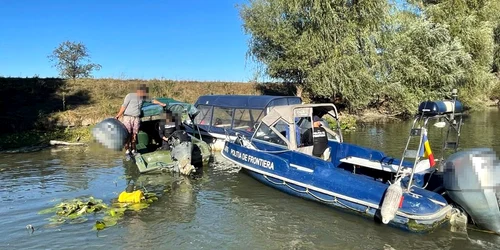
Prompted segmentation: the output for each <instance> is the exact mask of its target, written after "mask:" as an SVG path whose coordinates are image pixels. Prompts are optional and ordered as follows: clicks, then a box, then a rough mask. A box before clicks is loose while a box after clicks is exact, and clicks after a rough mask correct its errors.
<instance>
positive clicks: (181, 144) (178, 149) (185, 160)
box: [169, 130, 195, 175]
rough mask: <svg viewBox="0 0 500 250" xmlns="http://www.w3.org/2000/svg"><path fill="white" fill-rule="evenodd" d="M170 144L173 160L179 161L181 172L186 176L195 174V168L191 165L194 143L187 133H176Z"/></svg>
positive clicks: (180, 131) (178, 131) (181, 131)
mask: <svg viewBox="0 0 500 250" xmlns="http://www.w3.org/2000/svg"><path fill="white" fill-rule="evenodd" d="M169 143H170V148H171V150H170V152H171V155H172V158H173V159H174V160H176V161H177V164H178V166H177V167H178V168H179V171H180V172H181V173H182V174H185V175H189V174H190V173H191V172H195V168H194V166H193V165H191V156H192V152H193V142H192V141H191V138H190V137H189V135H188V134H187V133H186V131H184V130H177V131H175V132H174V133H173V134H172V136H171V137H170V139H169Z"/></svg>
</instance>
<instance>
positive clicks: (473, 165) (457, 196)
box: [443, 149, 500, 234]
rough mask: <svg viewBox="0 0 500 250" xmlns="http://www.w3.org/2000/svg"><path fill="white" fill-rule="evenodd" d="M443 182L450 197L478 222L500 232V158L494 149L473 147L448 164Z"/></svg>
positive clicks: (477, 223)
mask: <svg viewBox="0 0 500 250" xmlns="http://www.w3.org/2000/svg"><path fill="white" fill-rule="evenodd" d="M443 182H444V183H443V184H444V187H445V189H446V192H447V193H448V195H449V197H450V198H451V199H452V200H453V201H454V202H455V203H457V204H458V205H459V206H461V207H462V208H463V209H464V210H465V212H467V214H469V216H470V217H471V219H472V221H473V222H474V224H475V225H476V226H478V227H480V228H482V229H486V230H490V231H493V232H495V233H497V234H500V209H499V198H500V162H499V161H498V158H497V156H496V154H495V152H494V151H493V150H492V149H469V150H464V151H460V152H457V153H455V154H453V155H451V156H450V157H449V158H448V159H447V160H446V162H445V164H444V173H443Z"/></svg>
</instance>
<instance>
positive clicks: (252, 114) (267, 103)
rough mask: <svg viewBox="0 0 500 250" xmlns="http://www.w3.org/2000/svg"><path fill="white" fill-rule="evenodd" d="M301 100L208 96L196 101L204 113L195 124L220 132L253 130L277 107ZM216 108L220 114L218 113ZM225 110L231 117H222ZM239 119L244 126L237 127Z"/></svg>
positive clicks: (295, 98)
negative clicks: (221, 114)
mask: <svg viewBox="0 0 500 250" xmlns="http://www.w3.org/2000/svg"><path fill="white" fill-rule="evenodd" d="M301 103H302V99H301V98H300V97H297V96H272V95H204V96H200V97H199V98H198V100H197V101H196V103H195V104H194V106H195V107H196V108H197V109H198V110H199V111H200V115H199V116H198V117H197V118H196V119H193V124H194V125H195V126H197V127H200V126H205V127H206V129H207V131H209V132H214V133H220V134H227V133H229V132H231V133H233V134H235V133H236V132H238V131H239V132H246V133H250V132H253V131H254V130H255V128H256V125H257V124H258V123H259V121H260V120H261V118H263V117H264V116H265V115H266V114H267V113H268V112H270V110H271V109H272V108H273V107H277V106H287V105H296V104H301ZM216 111H217V112H218V113H219V114H216ZM237 111H240V113H238V112H237ZM223 112H226V113H227V114H226V113H224V114H225V115H226V118H227V119H221V118H220V117H219V116H220V113H223ZM238 115H239V116H240V117H239V118H237V116H238ZM244 115H247V116H248V119H246V118H243V116H244ZM237 122H238V123H242V124H244V125H241V126H238V127H236V123H237ZM249 135H250V134H249Z"/></svg>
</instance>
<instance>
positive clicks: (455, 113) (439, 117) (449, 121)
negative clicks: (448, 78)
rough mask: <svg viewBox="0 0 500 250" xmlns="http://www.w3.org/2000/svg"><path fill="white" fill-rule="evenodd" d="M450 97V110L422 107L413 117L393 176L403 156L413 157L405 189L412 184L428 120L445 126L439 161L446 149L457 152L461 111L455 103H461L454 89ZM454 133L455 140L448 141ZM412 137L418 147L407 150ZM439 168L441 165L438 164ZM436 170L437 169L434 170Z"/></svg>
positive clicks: (400, 172) (422, 149)
mask: <svg viewBox="0 0 500 250" xmlns="http://www.w3.org/2000/svg"><path fill="white" fill-rule="evenodd" d="M451 96H452V98H451V100H449V102H451V110H450V111H448V112H441V113H434V112H432V110H430V109H425V108H424V109H422V110H420V111H419V113H417V114H416V115H415V117H414V119H413V123H412V127H411V129H410V134H409V136H408V140H407V142H406V146H405V149H404V150H403V155H402V157H401V161H400V164H399V167H398V170H397V172H396V175H395V177H396V178H398V177H399V176H400V175H401V174H402V172H403V170H404V168H405V167H404V166H403V161H404V159H405V158H413V159H414V160H413V167H412V169H411V173H410V179H409V181H408V185H407V190H410V189H411V187H412V184H413V177H414V174H415V169H416V165H417V163H418V162H419V161H420V160H421V159H422V158H423V156H421V152H423V151H424V143H425V142H424V135H425V136H427V129H428V126H429V121H437V122H436V123H435V124H434V125H435V126H436V127H440V126H437V124H439V123H444V124H443V126H447V132H446V137H445V138H444V141H443V145H442V150H441V153H442V154H441V157H440V159H439V160H440V162H442V161H443V159H444V153H445V150H446V149H452V150H453V151H454V152H457V150H458V146H459V143H460V133H461V129H462V125H463V115H464V113H463V111H462V109H461V108H460V109H459V110H456V107H457V103H458V104H459V105H461V103H460V102H459V101H458V100H457V90H456V89H454V90H453V91H452V95H451ZM452 133H454V134H455V138H456V140H455V141H449V137H450V135H451V134H452ZM412 139H417V141H418V144H417V145H418V147H417V150H409V149H408V147H409V146H410V143H411V141H412ZM440 167H441V168H442V167H443V166H440ZM435 171H437V170H435Z"/></svg>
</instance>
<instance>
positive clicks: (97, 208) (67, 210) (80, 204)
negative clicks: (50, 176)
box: [38, 193, 158, 231]
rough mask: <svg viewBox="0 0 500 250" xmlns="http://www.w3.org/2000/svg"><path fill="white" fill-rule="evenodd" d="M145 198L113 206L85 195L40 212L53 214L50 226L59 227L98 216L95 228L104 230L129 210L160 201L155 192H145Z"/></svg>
mask: <svg viewBox="0 0 500 250" xmlns="http://www.w3.org/2000/svg"><path fill="white" fill-rule="evenodd" d="M144 197H145V199H144V200H143V201H141V202H140V203H120V202H114V203H112V204H111V206H108V205H106V204H105V203H104V202H103V200H100V199H95V198H94V197H88V198H86V197H83V198H80V199H79V198H76V199H72V200H66V201H63V202H61V203H59V204H57V205H55V206H54V207H51V208H46V209H43V210H41V211H39V212H38V214H41V215H44V214H53V216H52V217H50V218H48V220H49V222H50V223H49V225H48V226H49V227H58V226H61V225H63V224H65V223H69V224H75V223H84V222H86V221H87V220H88V219H89V218H91V219H92V218H96V217H98V218H99V219H100V220H96V222H95V225H94V227H93V229H94V230H98V231H100V230H103V229H105V228H107V227H111V226H114V225H116V224H117V223H118V221H119V220H120V219H121V218H122V217H123V216H124V215H125V213H126V212H127V211H140V210H142V209H145V208H148V207H149V205H150V204H152V203H153V202H155V201H158V196H157V195H156V194H155V193H145V194H144Z"/></svg>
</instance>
